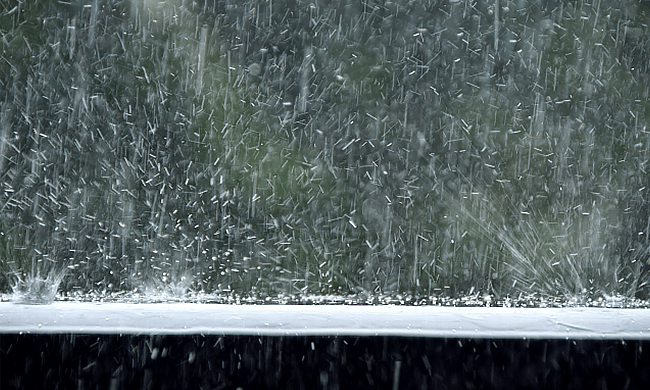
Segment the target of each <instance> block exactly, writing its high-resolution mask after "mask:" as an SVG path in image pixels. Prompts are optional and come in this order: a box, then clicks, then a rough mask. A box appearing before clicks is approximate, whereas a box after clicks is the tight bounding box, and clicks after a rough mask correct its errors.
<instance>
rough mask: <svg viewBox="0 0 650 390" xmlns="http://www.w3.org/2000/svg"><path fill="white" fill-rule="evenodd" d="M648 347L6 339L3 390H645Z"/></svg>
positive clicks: (2, 339)
mask: <svg viewBox="0 0 650 390" xmlns="http://www.w3.org/2000/svg"><path fill="white" fill-rule="evenodd" d="M649 352H650V342H649V341H629V342H624V341H614V340H557V339H554V340H540V339H537V340H517V339H462V338H454V339H450V338H412V337H383V336H382V337H359V336H338V337H335V336H332V337H323V336H289V337H287V336H261V337H258V336H232V335H231V336H216V335H210V336H200V335H183V336H180V335H179V336H174V335H162V336H160V335H159V336H134V335H124V336H120V335H114V334H109V335H97V334H92V335H88V334H78V335H71V334H32V335H20V334H4V335H0V383H1V384H2V389H12V388H20V389H41V388H61V389H95V388H97V389H174V390H176V389H238V388H241V389H243V390H247V389H445V388H448V389H463V388H464V389H472V388H481V389H605V388H607V389H626V388H627V389H635V388H636V389H648V388H650V369H648V368H649V367H650V353H649Z"/></svg>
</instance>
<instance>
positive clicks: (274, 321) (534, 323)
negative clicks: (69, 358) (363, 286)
mask: <svg viewBox="0 0 650 390" xmlns="http://www.w3.org/2000/svg"><path fill="white" fill-rule="evenodd" d="M18 333H22V334H62V333H72V334H122V335H124V334H126V335H188V334H196V335H249V336H400V337H439V338H491V339H594V340H646V339H650V309H603V308H535V309H532V308H482V307H469V308H459V307H435V306H343V305H332V306H289V305H286V306H285V305H259V306H258V305H220V304H196V303H153V304H123V303H78V302H55V303H53V304H51V305H43V306H28V305H19V304H14V303H0V334H18Z"/></svg>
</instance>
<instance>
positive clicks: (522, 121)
mask: <svg viewBox="0 0 650 390" xmlns="http://www.w3.org/2000/svg"><path fill="white" fill-rule="evenodd" d="M6 3H7V4H5V5H1V6H0V34H2V39H1V40H0V46H1V50H2V58H0V60H1V61H0V104H1V107H0V108H1V112H2V123H1V125H0V126H1V128H0V132H1V142H0V155H1V157H2V160H1V161H2V162H1V163H0V175H2V176H1V177H2V180H0V182H1V183H2V186H3V192H2V194H1V195H0V202H2V205H3V207H2V209H1V211H0V213H1V214H2V223H1V224H0V225H1V226H0V228H1V229H2V230H1V231H0V233H2V236H0V243H1V244H2V245H1V248H0V256H2V263H1V264H2V267H3V271H4V272H5V275H7V273H8V272H9V268H10V266H9V264H15V267H17V268H18V269H23V268H30V267H35V266H36V267H46V266H45V265H33V264H37V263H38V264H41V263H42V264H49V265H47V267H67V268H68V269H69V274H68V277H67V278H66V279H65V280H64V282H63V285H62V288H63V290H64V291H66V292H72V291H75V290H78V291H82V292H83V291H100V292H103V291H105V292H110V291H124V290H129V291H132V290H136V291H149V290H156V291H159V292H160V291H162V292H167V293H172V294H184V293H185V292H186V291H187V290H188V289H196V290H202V291H205V292H235V293H238V294H262V295H264V294H269V295H277V294H280V293H282V294H341V295H345V294H352V293H369V294H370V293H387V294H397V293H405V292H406V293H414V294H433V295H458V294H464V293H472V294H474V293H488V294H496V295H498V296H507V295H516V294H522V293H525V294H528V293H541V294H548V295H551V296H557V295H560V296H564V295H566V296H576V295H577V296H581V297H587V296H598V295H601V294H604V293H607V294H612V293H614V294H616V293H620V294H624V295H628V296H634V295H637V296H640V297H641V296H646V295H647V290H646V287H647V286H646V284H645V280H646V279H647V278H648V261H649V259H650V249H649V248H650V244H649V243H648V241H647V240H648V238H647V237H648V234H650V230H649V228H648V225H649V224H648V221H649V220H650V208H648V206H647V199H648V189H647V187H650V183H648V179H647V178H648V175H647V174H646V162H647V161H648V156H647V155H648V150H650V149H649V148H650V145H648V132H647V118H648V115H650V111H649V109H650V104H649V103H648V87H647V85H648V65H649V59H648V58H650V57H648V53H647V51H648V49H649V48H650V43H649V41H648V36H650V34H649V32H648V25H647V23H646V21H647V17H648V12H650V10H648V7H647V5H645V4H644V2H641V1H633V0H626V1H622V2H618V3H616V4H609V3H606V2H603V1H598V0H594V1H587V0H580V1H575V2H563V1H552V0H546V1H507V0H501V1H499V2H482V1H469V0H467V1H459V2H456V1H453V2H449V1H419V2H408V1H363V2H361V1H358V2H357V1H354V2H348V1H333V2H324V1H310V2H305V1H282V0H274V1H273V2H265V1H257V0H251V1H245V2H239V3H237V4H236V5H235V4H230V3H229V2H224V1H208V0H205V1H185V0H177V1H169V2H153V1H149V0H132V1H126V0H123V1H111V2H108V1H101V0H97V1H88V2H83V1H80V2H71V3H65V2H57V3H50V2H41V1H35V0H34V1H28V0H26V1H21V2H18V1H9V2H6ZM271 6H272V9H271V8H270V7H271ZM495 6H498V7H499V9H498V10H495ZM497 15H498V19H496V16H497ZM39 262H40V263H39ZM5 280H6V278H5ZM0 283H6V281H5V282H3V281H2V280H0ZM169 286H171V287H169ZM3 287H5V288H4V289H5V290H7V289H6V286H4V285H3Z"/></svg>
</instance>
